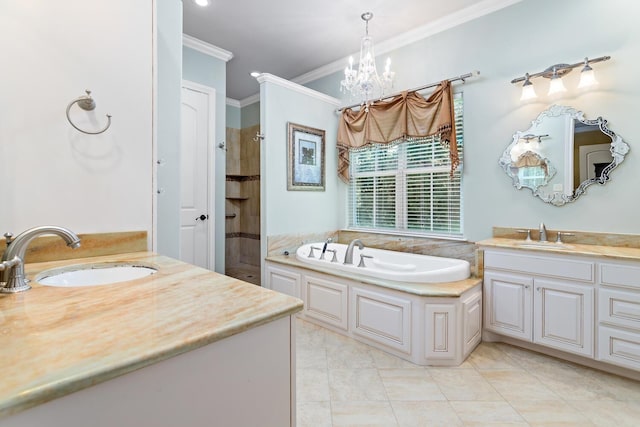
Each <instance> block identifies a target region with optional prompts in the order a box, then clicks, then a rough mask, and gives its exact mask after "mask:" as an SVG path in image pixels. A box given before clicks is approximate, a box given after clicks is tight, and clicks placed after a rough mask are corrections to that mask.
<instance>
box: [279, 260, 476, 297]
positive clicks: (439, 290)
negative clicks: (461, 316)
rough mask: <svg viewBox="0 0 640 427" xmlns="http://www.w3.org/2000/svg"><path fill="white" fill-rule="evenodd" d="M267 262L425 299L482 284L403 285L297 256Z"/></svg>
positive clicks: (472, 281)
mask: <svg viewBox="0 0 640 427" xmlns="http://www.w3.org/2000/svg"><path fill="white" fill-rule="evenodd" d="M266 260H267V261H270V262H274V263H278V264H283V265H289V266H292V267H298V268H304V269H306V270H311V271H318V272H320V273H326V274H331V275H333V276H336V277H342V278H345V279H351V280H357V281H360V282H362V283H367V284H370V285H376V286H381V287H384V288H389V289H395V290H397V291H401V292H406V293H409V294H413V295H419V296H423V297H459V296H461V295H462V294H463V293H465V292H467V291H468V290H470V289H472V288H473V287H474V286H477V285H479V284H480V283H482V278H479V277H469V278H468V279H464V280H458V281H456V282H441V283H403V282H396V281H393V280H386V279H378V278H375V277H371V276H365V275H362V274H354V273H352V272H347V271H342V270H338V269H332V268H325V267H322V266H319V265H313V264H308V263H304V262H301V261H298V260H297V259H296V256H295V254H292V255H275V256H269V257H267V258H266Z"/></svg>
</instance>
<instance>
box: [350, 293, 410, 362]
mask: <svg viewBox="0 0 640 427" xmlns="http://www.w3.org/2000/svg"><path fill="white" fill-rule="evenodd" d="M351 307H352V311H351V312H352V313H353V315H352V319H351V330H352V332H353V333H354V334H357V335H360V336H362V337H365V338H368V339H370V340H373V341H375V342H377V343H380V344H383V345H386V346H389V347H391V348H394V349H396V350H400V351H402V352H404V353H411V342H410V338H411V301H410V300H407V299H404V298H399V297H392V296H389V295H384V294H381V293H378V292H373V291H368V290H366V289H361V288H352V289H351Z"/></svg>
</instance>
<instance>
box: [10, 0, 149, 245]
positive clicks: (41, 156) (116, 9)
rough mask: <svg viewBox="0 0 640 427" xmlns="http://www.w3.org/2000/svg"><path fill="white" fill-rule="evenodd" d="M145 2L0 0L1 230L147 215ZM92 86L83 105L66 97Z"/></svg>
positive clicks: (82, 226) (135, 225)
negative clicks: (90, 104) (90, 103)
mask: <svg viewBox="0 0 640 427" xmlns="http://www.w3.org/2000/svg"><path fill="white" fill-rule="evenodd" d="M152 7H153V3H152V1H150V0H148V1H136V2H131V1H129V0H91V1H87V0H65V1H62V2H55V1H53V2H52V1H45V0H32V1H2V2H0V53H1V55H2V78H1V79H0V170H1V172H0V173H1V174H2V175H1V176H2V185H0V200H2V202H0V224H1V227H2V228H1V229H0V231H3V232H4V231H9V230H11V231H13V232H14V233H18V232H21V231H23V230H24V229H26V228H29V227H33V226H35V225H42V224H56V225H61V226H68V227H69V228H71V229H72V230H73V231H75V232H77V233H91V232H109V231H125V230H146V231H148V232H149V233H150V232H151V225H152V220H151V218H152V215H151V214H152V111H153V108H152V102H153V99H152V12H153V10H152ZM85 89H90V90H92V91H93V95H94V98H95V100H96V102H97V108H96V110H95V112H94V113H89V114H87V113H85V112H83V111H78V109H77V108H74V109H73V117H74V118H75V119H76V120H77V121H78V123H79V124H80V125H82V126H84V127H87V128H94V129H95V128H98V127H101V126H102V125H103V124H104V123H105V121H106V118H105V117H104V115H105V114H107V113H109V114H111V115H113V124H112V126H111V128H110V129H109V130H108V131H107V132H105V133H104V134H102V135H97V136H91V135H84V134H82V133H80V132H78V131H76V130H75V129H73V128H72V127H71V125H70V124H69V123H68V122H67V120H66V118H65V108H66V107H67V104H68V103H69V102H70V101H72V100H73V99H75V98H76V97H78V96H80V95H83V94H84V90H85Z"/></svg>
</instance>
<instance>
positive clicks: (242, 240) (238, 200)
mask: <svg viewBox="0 0 640 427" xmlns="http://www.w3.org/2000/svg"><path fill="white" fill-rule="evenodd" d="M259 131H260V125H255V126H251V127H247V128H244V129H234V128H227V178H226V212H225V213H226V219H225V224H226V227H225V229H226V245H225V249H226V254H225V255H226V262H225V263H226V268H227V269H228V268H233V267H237V266H239V265H242V264H248V265H254V266H259V265H260V143H259V142H257V141H254V140H253V138H254V137H255V135H256V133H258V132H259Z"/></svg>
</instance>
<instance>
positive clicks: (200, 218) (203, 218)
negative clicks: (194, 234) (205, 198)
mask: <svg viewBox="0 0 640 427" xmlns="http://www.w3.org/2000/svg"><path fill="white" fill-rule="evenodd" d="M205 219H209V215H205V214H202V215H200V216H199V217H197V218H196V221H197V220H200V221H204V220H205Z"/></svg>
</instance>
